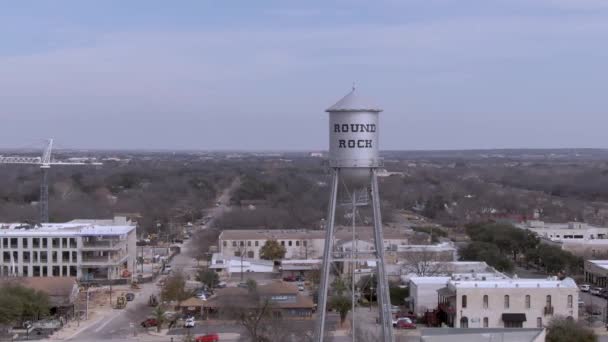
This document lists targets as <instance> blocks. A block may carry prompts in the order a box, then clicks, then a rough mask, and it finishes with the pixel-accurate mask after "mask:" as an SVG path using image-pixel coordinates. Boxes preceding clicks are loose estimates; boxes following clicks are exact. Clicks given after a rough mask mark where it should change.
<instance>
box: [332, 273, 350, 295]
mask: <svg viewBox="0 0 608 342" xmlns="http://www.w3.org/2000/svg"><path fill="white" fill-rule="evenodd" d="M331 287H332V289H334V291H335V292H336V294H337V295H338V296H342V294H344V292H346V290H347V289H348V287H347V285H346V282H345V281H344V279H342V278H341V277H336V278H335V279H334V282H333V283H332V284H331Z"/></svg>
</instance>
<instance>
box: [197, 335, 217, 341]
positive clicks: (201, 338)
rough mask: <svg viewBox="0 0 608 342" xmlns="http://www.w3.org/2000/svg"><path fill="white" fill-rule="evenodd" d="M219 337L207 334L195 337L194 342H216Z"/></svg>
mask: <svg viewBox="0 0 608 342" xmlns="http://www.w3.org/2000/svg"><path fill="white" fill-rule="evenodd" d="M219 340H220V336H219V335H218V334H207V335H201V336H197V337H196V342H218V341H219Z"/></svg>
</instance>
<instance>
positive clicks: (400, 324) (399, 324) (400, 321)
mask: <svg viewBox="0 0 608 342" xmlns="http://www.w3.org/2000/svg"><path fill="white" fill-rule="evenodd" d="M393 328H397V329H416V324H414V322H412V320H411V319H409V318H407V317H399V318H397V319H395V320H393Z"/></svg>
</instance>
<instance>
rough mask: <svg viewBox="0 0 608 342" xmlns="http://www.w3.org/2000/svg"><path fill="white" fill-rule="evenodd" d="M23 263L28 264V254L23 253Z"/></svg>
mask: <svg viewBox="0 0 608 342" xmlns="http://www.w3.org/2000/svg"><path fill="white" fill-rule="evenodd" d="M23 262H30V252H23Z"/></svg>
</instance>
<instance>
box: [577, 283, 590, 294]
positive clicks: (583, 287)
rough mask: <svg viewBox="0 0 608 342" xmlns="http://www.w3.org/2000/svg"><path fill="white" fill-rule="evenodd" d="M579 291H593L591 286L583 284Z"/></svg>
mask: <svg viewBox="0 0 608 342" xmlns="http://www.w3.org/2000/svg"><path fill="white" fill-rule="evenodd" d="M579 289H580V290H581V292H589V290H590V289H591V285H589V284H583V285H581V286H579Z"/></svg>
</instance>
